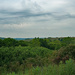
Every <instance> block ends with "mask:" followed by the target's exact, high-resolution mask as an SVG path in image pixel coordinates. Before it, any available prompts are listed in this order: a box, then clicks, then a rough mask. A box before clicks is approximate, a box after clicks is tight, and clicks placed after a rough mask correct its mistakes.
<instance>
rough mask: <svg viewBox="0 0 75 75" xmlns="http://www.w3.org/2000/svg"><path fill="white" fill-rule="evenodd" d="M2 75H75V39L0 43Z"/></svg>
mask: <svg viewBox="0 0 75 75" xmlns="http://www.w3.org/2000/svg"><path fill="white" fill-rule="evenodd" d="M0 75H75V37H61V38H58V37H57V38H34V39H28V40H15V39H13V38H5V39H0Z"/></svg>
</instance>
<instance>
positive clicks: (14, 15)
mask: <svg viewBox="0 0 75 75" xmlns="http://www.w3.org/2000/svg"><path fill="white" fill-rule="evenodd" d="M68 36H70V37H75V0H0V37H12V38H32V37H68Z"/></svg>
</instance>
